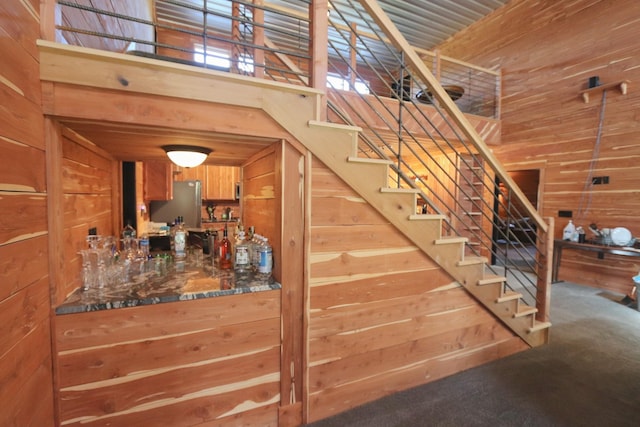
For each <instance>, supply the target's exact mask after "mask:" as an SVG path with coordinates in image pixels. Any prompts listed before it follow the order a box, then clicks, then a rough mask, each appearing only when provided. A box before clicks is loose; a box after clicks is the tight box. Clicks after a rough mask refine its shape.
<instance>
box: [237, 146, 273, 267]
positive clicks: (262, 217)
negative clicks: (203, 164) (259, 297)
mask: <svg viewBox="0 0 640 427" xmlns="http://www.w3.org/2000/svg"><path fill="white" fill-rule="evenodd" d="M280 146H281V145H280V144H279V143H278V144H273V145H272V146H271V147H268V148H266V149H264V150H262V151H261V152H260V153H258V154H256V155H255V156H253V157H252V158H251V159H249V160H248V161H247V162H246V163H245V164H244V165H243V167H242V202H241V205H242V221H243V224H244V226H245V227H249V226H254V227H255V231H256V233H257V234H261V235H263V236H265V237H267V238H268V239H269V242H270V244H271V245H272V246H273V255H274V261H275V263H276V265H278V266H279V264H280V262H281V260H282V258H281V257H280V242H279V240H280V229H279V226H278V223H279V222H278V218H277V217H276V216H275V215H276V213H277V212H279V211H280V210H279V209H278V206H279V203H280V202H279V200H280V199H279V198H278V194H277V192H278V188H277V187H278V186H279V185H281V184H280V183H279V182H276V170H277V169H280V167H279V166H278V165H277V161H278V156H277V153H276V151H277V150H278V148H279V147H280ZM278 268H279V267H278ZM274 277H275V278H276V279H277V280H278V279H279V278H280V274H279V273H278V272H277V271H274Z"/></svg>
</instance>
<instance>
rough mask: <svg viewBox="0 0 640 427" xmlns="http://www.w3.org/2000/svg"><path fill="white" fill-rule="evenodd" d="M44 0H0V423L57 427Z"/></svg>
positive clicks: (5, 424) (3, 424) (4, 424)
mask: <svg viewBox="0 0 640 427" xmlns="http://www.w3.org/2000/svg"><path fill="white" fill-rule="evenodd" d="M38 10H39V2H38V1H35V0H30V1H23V0H6V1H2V2H0V57H1V58H3V60H2V66H1V67H0V106H1V107H0V151H1V152H2V153H3V154H2V157H0V218H2V225H0V402H2V403H1V406H2V409H0V425H2V426H53V425H54V423H55V416H54V404H53V378H52V372H51V365H52V355H51V328H50V319H49V316H50V307H51V303H50V283H49V282H50V278H49V250H48V245H49V239H48V213H47V188H46V179H45V177H46V162H45V151H44V149H45V141H44V121H43V118H42V108H41V102H42V101H41V90H40V79H39V70H40V65H39V62H38V51H37V49H36V44H35V41H36V39H37V38H38V37H39V35H40V23H39V16H38Z"/></svg>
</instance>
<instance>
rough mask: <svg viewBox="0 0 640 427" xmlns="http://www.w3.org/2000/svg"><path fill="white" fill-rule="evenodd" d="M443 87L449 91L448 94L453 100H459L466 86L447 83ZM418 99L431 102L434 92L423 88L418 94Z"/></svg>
mask: <svg viewBox="0 0 640 427" xmlns="http://www.w3.org/2000/svg"><path fill="white" fill-rule="evenodd" d="M442 88H443V89H444V90H445V92H447V95H449V98H451V100H452V101H457V100H458V99H460V98H462V95H464V88H463V87H462V86H457V85H446V86H442ZM416 99H417V100H418V101H420V102H422V103H423V104H431V103H432V102H431V101H432V99H433V94H432V93H431V91H429V90H421V91H420V92H418V93H417V94H416Z"/></svg>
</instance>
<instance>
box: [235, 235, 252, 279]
mask: <svg viewBox="0 0 640 427" xmlns="http://www.w3.org/2000/svg"><path fill="white" fill-rule="evenodd" d="M234 253H235V257H234V265H233V267H234V269H235V270H236V271H237V272H238V273H244V272H246V271H248V270H249V268H250V266H251V264H250V262H249V245H248V243H247V242H246V241H245V240H244V231H240V232H239V233H238V239H237V240H236V244H235V252H234Z"/></svg>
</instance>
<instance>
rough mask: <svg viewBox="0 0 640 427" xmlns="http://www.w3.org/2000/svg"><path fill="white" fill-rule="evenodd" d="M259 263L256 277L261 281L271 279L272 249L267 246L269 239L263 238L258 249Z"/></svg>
mask: <svg viewBox="0 0 640 427" xmlns="http://www.w3.org/2000/svg"><path fill="white" fill-rule="evenodd" d="M258 255H259V263H258V275H259V276H260V278H262V279H268V278H270V277H271V273H272V271H273V249H272V248H271V245H270V244H269V239H268V238H266V237H265V238H264V239H263V242H262V244H261V245H260V247H259V248H258Z"/></svg>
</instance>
